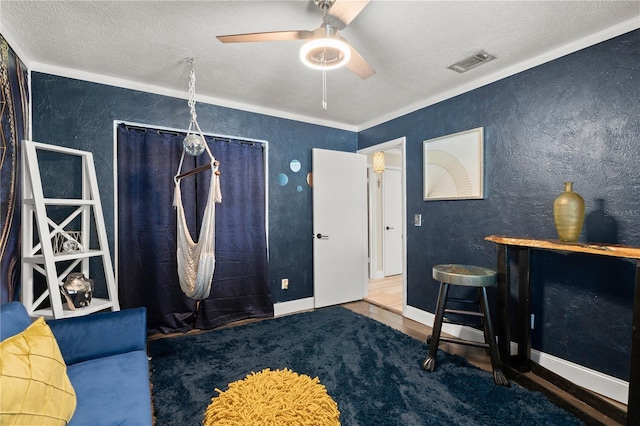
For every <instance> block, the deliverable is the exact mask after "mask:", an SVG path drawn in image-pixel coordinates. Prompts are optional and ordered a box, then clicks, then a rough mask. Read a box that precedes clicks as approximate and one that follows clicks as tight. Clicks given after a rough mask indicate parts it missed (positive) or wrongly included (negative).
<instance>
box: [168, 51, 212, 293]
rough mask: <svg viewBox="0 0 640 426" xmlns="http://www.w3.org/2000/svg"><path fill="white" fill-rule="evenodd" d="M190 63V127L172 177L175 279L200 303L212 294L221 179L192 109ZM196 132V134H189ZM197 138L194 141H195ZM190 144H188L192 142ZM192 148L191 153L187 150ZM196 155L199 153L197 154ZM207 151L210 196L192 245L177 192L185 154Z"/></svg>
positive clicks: (193, 82) (193, 87) (193, 76)
mask: <svg viewBox="0 0 640 426" xmlns="http://www.w3.org/2000/svg"><path fill="white" fill-rule="evenodd" d="M189 61H190V62H191V79H190V83H189V107H190V109H191V123H190V125H189V131H188V132H187V137H185V141H184V147H183V150H182V156H181V157H180V164H179V166H178V172H177V173H176V176H175V177H174V179H173V180H174V184H175V187H174V193H173V206H174V207H175V208H176V211H177V215H176V224H177V236H178V238H177V242H176V243H177V244H176V256H177V263H178V278H179V281H180V288H181V289H182V291H183V292H184V294H185V295H187V297H190V298H192V299H195V300H202V299H206V298H207V297H209V293H210V292H211V282H212V281H213V273H214V271H215V265H216V257H215V237H216V234H215V226H216V209H215V203H219V202H221V201H222V195H221V193H220V175H219V172H218V162H217V161H216V159H215V158H214V156H213V154H212V153H211V150H210V149H209V146H208V145H207V143H206V141H205V139H204V135H203V134H202V130H200V126H199V125H198V122H197V121H196V108H195V73H194V71H193V62H194V60H193V58H189ZM196 129H197V131H198V133H199V134H196V133H195V132H194V133H191V132H192V130H193V131H195V130H196ZM196 138H197V139H196ZM194 141H195V144H190V143H189V142H194ZM190 148H194V149H190ZM200 148H202V149H200ZM198 151H199V152H198ZM203 151H206V152H207V154H208V155H209V158H210V160H211V161H210V168H211V182H210V184H209V193H208V196H207V205H206V207H205V209H204V214H203V217H202V223H201V226H200V235H199V236H198V241H197V242H195V241H193V238H192V237H191V234H190V233H189V228H188V227H187V220H186V217H185V215H184V207H183V205H182V192H181V191H180V181H181V178H180V171H181V170H182V163H183V162H184V154H185V152H187V153H188V154H190V155H198V154H200V153H202V152H203Z"/></svg>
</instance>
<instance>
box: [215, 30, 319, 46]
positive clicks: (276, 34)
mask: <svg viewBox="0 0 640 426" xmlns="http://www.w3.org/2000/svg"><path fill="white" fill-rule="evenodd" d="M312 37H313V31H306V30H301V31H272V32H264V33H247V34H230V35H221V36H216V38H217V39H218V40H220V41H221V42H223V43H253V42H260V41H288V40H305V39H309V38H312Z"/></svg>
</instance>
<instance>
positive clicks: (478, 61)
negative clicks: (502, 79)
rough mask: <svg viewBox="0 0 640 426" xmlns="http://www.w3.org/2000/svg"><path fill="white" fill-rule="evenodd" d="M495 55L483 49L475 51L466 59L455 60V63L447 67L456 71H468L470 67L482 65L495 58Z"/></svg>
mask: <svg viewBox="0 0 640 426" xmlns="http://www.w3.org/2000/svg"><path fill="white" fill-rule="evenodd" d="M495 58H496V57H495V56H493V55H490V54H488V53H487V52H485V51H484V50H482V51H480V52H478V53H476V54H475V55H473V56H470V57H468V58H466V59H463V60H461V61H459V62H456V63H455V64H453V65H451V66H448V67H447V68H449V69H451V70H454V71H456V72H460V73H462V72H465V71H469V70H470V69H471V68H475V67H477V66H478V65H482V64H484V63H485V62H489V61H491V60H493V59H495Z"/></svg>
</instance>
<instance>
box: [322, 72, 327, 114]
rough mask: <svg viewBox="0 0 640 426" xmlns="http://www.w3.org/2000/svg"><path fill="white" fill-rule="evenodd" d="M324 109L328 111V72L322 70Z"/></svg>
mask: <svg viewBox="0 0 640 426" xmlns="http://www.w3.org/2000/svg"><path fill="white" fill-rule="evenodd" d="M322 109H323V111H326V110H327V72H326V71H325V70H322Z"/></svg>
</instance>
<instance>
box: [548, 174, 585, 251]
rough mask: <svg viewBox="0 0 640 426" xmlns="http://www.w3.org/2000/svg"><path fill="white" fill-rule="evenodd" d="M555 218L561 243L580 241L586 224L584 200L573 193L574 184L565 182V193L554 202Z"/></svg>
mask: <svg viewBox="0 0 640 426" xmlns="http://www.w3.org/2000/svg"><path fill="white" fill-rule="evenodd" d="M553 218H554V220H555V222H556V230H557V231H558V238H559V239H560V241H566V242H576V241H578V238H579V237H580V232H581V231H582V224H583V222H584V199H583V198H582V197H581V196H580V194H577V193H575V192H573V182H565V183H564V192H563V193H562V194H560V195H559V196H558V198H556V199H555V201H554V202H553Z"/></svg>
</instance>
